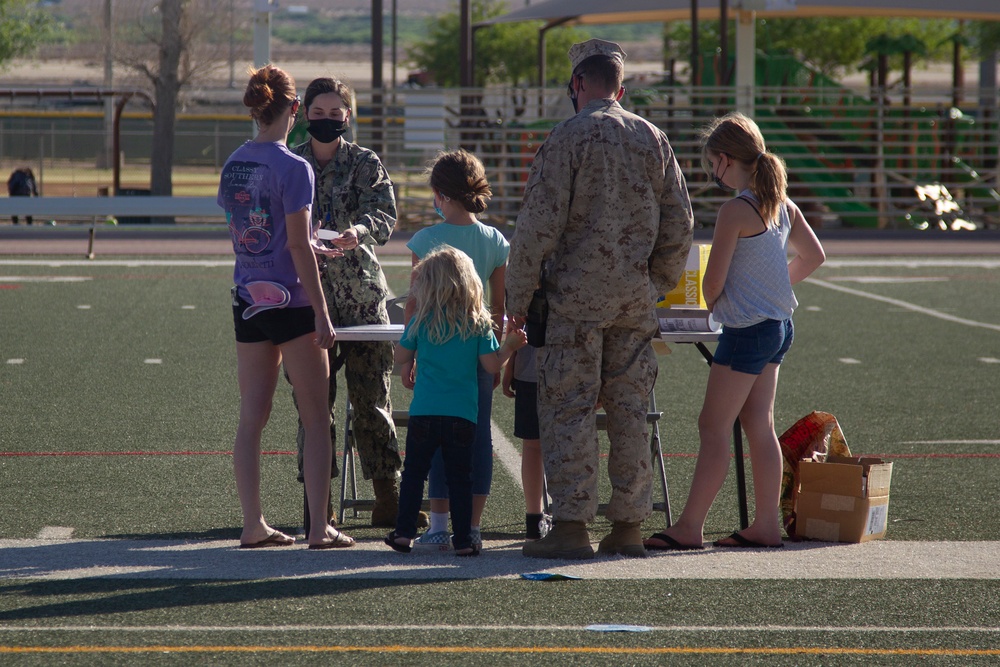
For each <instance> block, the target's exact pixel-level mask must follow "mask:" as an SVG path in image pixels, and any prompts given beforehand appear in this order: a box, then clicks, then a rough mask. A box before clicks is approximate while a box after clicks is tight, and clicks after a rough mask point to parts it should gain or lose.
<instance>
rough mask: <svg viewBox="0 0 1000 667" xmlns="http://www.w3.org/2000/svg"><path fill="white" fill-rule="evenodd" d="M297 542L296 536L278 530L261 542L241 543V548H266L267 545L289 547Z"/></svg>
mask: <svg viewBox="0 0 1000 667" xmlns="http://www.w3.org/2000/svg"><path fill="white" fill-rule="evenodd" d="M293 544H295V538H294V537H289V536H288V535H285V534H284V533H283V532H281V531H280V530H276V531H274V532H273V533H271V534H270V535H268V536H267V537H265V538H264V539H262V540H261V541H259V542H246V543H243V542H241V543H240V549H265V548H267V547H289V546H291V545H293Z"/></svg>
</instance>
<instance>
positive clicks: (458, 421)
mask: <svg viewBox="0 0 1000 667" xmlns="http://www.w3.org/2000/svg"><path fill="white" fill-rule="evenodd" d="M475 439H476V425H475V424H473V423H472V422H470V421H469V420H468V419H462V418H461V417H445V416H425V415H418V416H411V417H410V420H409V423H408V424H407V427H406V459H405V462H404V464H403V477H402V480H400V483H399V515H398V516H397V518H396V535H398V536H399V537H409V538H411V539H412V538H414V537H416V536H417V515H418V514H419V513H420V503H421V502H422V501H423V499H424V480H426V479H427V473H428V472H429V471H430V468H431V459H432V458H434V457H435V455H438V456H440V458H442V459H443V461H444V474H445V477H446V479H447V480H448V491H449V494H448V500H449V501H450V504H451V528H452V532H453V533H454V535H453V537H452V544H453V545H454V547H455V549H456V550H459V549H467V548H469V547H471V546H472V534H471V533H472V448H473V443H474V442H475Z"/></svg>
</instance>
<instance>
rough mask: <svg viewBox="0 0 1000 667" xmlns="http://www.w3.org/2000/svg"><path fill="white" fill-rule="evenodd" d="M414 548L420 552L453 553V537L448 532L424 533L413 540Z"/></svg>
mask: <svg viewBox="0 0 1000 667" xmlns="http://www.w3.org/2000/svg"><path fill="white" fill-rule="evenodd" d="M413 548H414V549H419V550H420V551H451V535H449V534H448V531H446V530H439V531H438V532H436V533H424V534H423V535H421V536H420V537H418V538H417V539H415V540H413Z"/></svg>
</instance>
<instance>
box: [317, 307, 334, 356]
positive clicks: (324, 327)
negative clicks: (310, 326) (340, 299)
mask: <svg viewBox="0 0 1000 667" xmlns="http://www.w3.org/2000/svg"><path fill="white" fill-rule="evenodd" d="M315 340H316V345H318V346H319V347H320V348H322V349H324V350H329V349H330V348H331V347H333V343H334V341H336V340H337V332H336V331H334V330H333V324H331V322H330V316H329V315H327V314H326V313H316V338H315Z"/></svg>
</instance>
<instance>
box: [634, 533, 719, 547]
mask: <svg viewBox="0 0 1000 667" xmlns="http://www.w3.org/2000/svg"><path fill="white" fill-rule="evenodd" d="M646 539H647V540H660V541H661V542H665V543H666V545H667V546H665V547H658V546H656V545H654V544H646V543H645V540H644V541H643V546H645V547H646V549H647V550H649V551H702V550H704V548H705V545H704V544H681V543H680V542H678V541H677V540H675V539H674V538H672V537H670V536H669V535H667V534H666V533H655V534H653V535H650V536H649V537H647V538H646Z"/></svg>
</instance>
